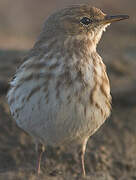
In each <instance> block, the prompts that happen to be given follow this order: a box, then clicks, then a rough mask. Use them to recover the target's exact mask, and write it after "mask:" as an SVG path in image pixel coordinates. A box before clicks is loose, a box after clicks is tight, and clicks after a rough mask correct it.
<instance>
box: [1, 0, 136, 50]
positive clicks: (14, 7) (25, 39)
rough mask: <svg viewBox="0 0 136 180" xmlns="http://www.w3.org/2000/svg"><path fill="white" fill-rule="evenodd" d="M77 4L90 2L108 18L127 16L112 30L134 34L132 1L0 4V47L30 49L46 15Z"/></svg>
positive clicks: (58, 0) (61, 0)
mask: <svg viewBox="0 0 136 180" xmlns="http://www.w3.org/2000/svg"><path fill="white" fill-rule="evenodd" d="M80 2H81V3H85V2H91V3H92V5H93V6H96V7H98V8H101V9H102V10H103V11H104V12H105V13H109V14H120V13H121V14H129V15H130V17H131V18H130V20H129V21H128V22H125V23H124V22H121V24H120V23H118V25H114V26H113V28H114V29H117V28H116V26H117V27H118V30H119V31H122V32H124V31H126V29H129V30H130V29H131V31H133V33H134V32H135V31H136V26H135V27H134V24H136V17H135V8H136V1H135V0H125V1H123V0H110V1H107V0H101V1H100V0H90V1H86V0H84V1H83V0H56V1H51V0H38V1H37V0H29V1H28V0H21V1H18V0H12V1H11V0H0V47H1V48H12V49H13V48H16V49H26V48H31V46H32V44H33V43H34V40H35V38H36V37H37V35H38V34H39V32H40V30H41V27H42V24H43V22H44V20H45V18H46V17H47V16H48V15H49V14H51V13H52V12H53V11H55V10H57V9H60V8H62V7H65V6H69V5H71V4H76V3H80ZM131 25H133V28H131V27H132V26H131ZM122 26H123V27H122ZM119 27H120V28H119ZM113 28H112V29H113ZM134 28H135V29H134ZM132 29H133V30H132ZM131 33H132V32H131ZM131 33H130V34H131Z"/></svg>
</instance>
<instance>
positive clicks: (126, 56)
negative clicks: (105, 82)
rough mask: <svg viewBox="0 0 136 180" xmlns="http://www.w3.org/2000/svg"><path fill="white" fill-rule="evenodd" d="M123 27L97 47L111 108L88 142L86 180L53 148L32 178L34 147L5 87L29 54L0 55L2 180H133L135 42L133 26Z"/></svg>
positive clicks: (67, 155) (135, 177) (72, 161)
mask: <svg viewBox="0 0 136 180" xmlns="http://www.w3.org/2000/svg"><path fill="white" fill-rule="evenodd" d="M126 24H127V22H125V23H124V24H123V23H121V25H120V26H119V25H116V26H114V27H113V26H112V30H108V32H107V35H104V37H103V39H102V41H101V43H100V45H99V47H98V51H99V53H100V54H101V56H102V57H103V59H104V62H105V64H106V66H107V71H108V75H109V78H110V83H111V93H112V97H113V103H112V113H111V116H110V118H109V119H108V120H107V121H106V122H105V124H104V125H103V126H102V127H101V128H100V129H99V131H97V132H96V133H95V134H94V135H93V136H92V137H91V138H90V139H89V142H88V145H87V150H86V155H85V165H86V170H87V177H86V178H83V177H82V176H81V174H80V173H81V172H80V165H79V161H77V160H76V154H74V153H68V152H63V151H61V150H60V148H56V149H53V148H51V147H48V148H47V152H46V153H45V154H44V156H43V160H42V173H41V175H40V176H37V175H36V174H35V172H34V168H35V160H36V154H35V148H34V144H33V141H32V139H31V137H30V136H28V135H27V134H26V133H25V132H23V131H22V130H21V129H19V128H18V127H17V126H16V123H15V121H14V120H13V119H12V117H11V115H10V112H9V107H8V105H7V100H6V93H7V90H8V88H9V86H8V81H9V80H10V79H11V77H12V75H13V74H14V73H15V71H16V68H17V67H18V65H19V64H21V58H22V57H23V56H24V54H26V53H27V52H26V51H17V50H16V51H15V50H14V51H11V50H2V49H1V50H0V180H5V179H6V180H16V179H17V180H28V179H29V180H37V179H38V180H39V179H40V180H43V179H46V180H83V179H85V180H117V179H119V180H136V96H135V93H136V85H135V82H136V78H135V77H136V61H135V60H136V52H135V49H136V37H135V31H133V30H132V29H133V25H131V24H129V28H126V27H127V25H126ZM45 159H46V165H45Z"/></svg>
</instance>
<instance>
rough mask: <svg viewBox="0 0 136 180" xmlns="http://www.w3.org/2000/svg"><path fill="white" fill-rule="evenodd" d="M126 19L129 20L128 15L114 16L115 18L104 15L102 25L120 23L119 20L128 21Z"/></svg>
mask: <svg viewBox="0 0 136 180" xmlns="http://www.w3.org/2000/svg"><path fill="white" fill-rule="evenodd" d="M128 18H129V16H128V15H116V16H108V15H106V16H105V18H104V20H103V21H102V24H108V23H112V22H115V21H121V20H124V19H128Z"/></svg>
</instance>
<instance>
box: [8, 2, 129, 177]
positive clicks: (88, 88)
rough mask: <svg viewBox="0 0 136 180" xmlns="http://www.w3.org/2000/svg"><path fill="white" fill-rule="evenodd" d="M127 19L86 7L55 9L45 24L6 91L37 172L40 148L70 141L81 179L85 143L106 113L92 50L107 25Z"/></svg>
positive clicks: (105, 85)
mask: <svg viewBox="0 0 136 180" xmlns="http://www.w3.org/2000/svg"><path fill="white" fill-rule="evenodd" d="M127 18H128V16H127V15H117V16H108V15H106V14H104V13H103V12H102V11H101V10H100V9H97V8H95V7H91V6H90V5H89V4H87V5H74V6H71V7H68V8H64V9H62V10H59V11H57V12H55V13H54V14H52V15H51V16H49V17H48V19H47V20H46V21H45V24H44V27H43V30H42V32H41V34H40V36H39V38H38V40H37V42H36V43H35V45H34V47H33V48H32V49H31V50H30V52H29V53H28V55H27V56H26V57H25V59H24V60H25V62H24V63H23V64H22V65H21V66H20V67H19V69H18V70H17V72H16V74H15V76H14V78H13V80H12V81H11V88H10V90H9V92H8V103H9V105H10V110H11V114H12V116H13V117H14V119H15V120H16V123H17V125H18V126H19V127H20V128H22V129H23V130H24V131H26V132H27V133H28V134H30V135H31V136H32V137H33V138H34V139H35V142H36V147H37V151H38V154H39V158H38V162H37V172H38V173H39V172H40V160H41V155H42V152H43V147H44V146H45V147H46V146H47V145H51V146H61V145H63V146H65V145H67V144H68V145H69V146H70V145H71V144H72V143H75V142H76V143H77V144H79V145H80V149H79V151H80V152H81V153H80V154H81V164H82V172H83V175H85V166H84V155H85V149H86V144H87V141H88V139H89V137H90V136H91V135H92V134H94V133H95V132H96V131H97V130H98V129H99V127H100V126H101V125H102V124H103V123H104V121H105V120H106V119H107V118H108V117H109V115H110V111H111V95H110V85H109V80H108V77H107V73H106V67H105V65H104V63H103V61H102V58H101V57H100V56H99V55H98V53H97V51H96V46H97V44H98V42H99V40H100V38H101V35H102V33H103V31H105V28H106V27H107V26H109V25H110V23H112V22H115V21H120V20H123V19H127Z"/></svg>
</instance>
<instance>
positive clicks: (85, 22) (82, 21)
mask: <svg viewBox="0 0 136 180" xmlns="http://www.w3.org/2000/svg"><path fill="white" fill-rule="evenodd" d="M80 22H81V23H82V24H84V25H88V24H90V23H91V22H92V20H91V19H89V18H88V17H83V18H82V19H81V20H80Z"/></svg>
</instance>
